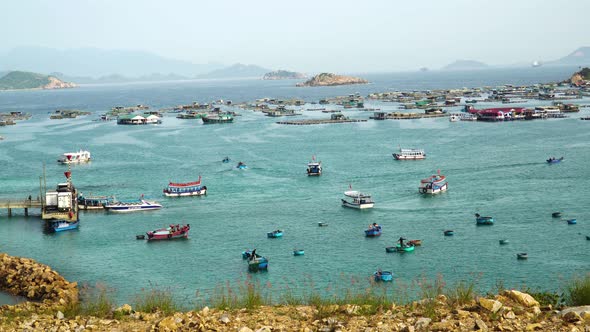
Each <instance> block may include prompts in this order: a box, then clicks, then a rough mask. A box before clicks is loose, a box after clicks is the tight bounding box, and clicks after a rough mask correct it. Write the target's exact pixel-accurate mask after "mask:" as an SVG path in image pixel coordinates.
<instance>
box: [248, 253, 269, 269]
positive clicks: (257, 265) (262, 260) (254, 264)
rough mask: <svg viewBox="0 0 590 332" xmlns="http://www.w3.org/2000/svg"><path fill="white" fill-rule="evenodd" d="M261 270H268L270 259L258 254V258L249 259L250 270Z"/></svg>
mask: <svg viewBox="0 0 590 332" xmlns="http://www.w3.org/2000/svg"><path fill="white" fill-rule="evenodd" d="M260 270H265V271H266V270H268V259H267V258H266V257H263V256H259V255H256V258H254V259H251V260H249V261H248V271H250V272H258V271H260Z"/></svg>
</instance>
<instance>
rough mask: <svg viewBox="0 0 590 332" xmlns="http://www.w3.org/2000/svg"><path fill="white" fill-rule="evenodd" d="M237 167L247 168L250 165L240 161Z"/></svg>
mask: <svg viewBox="0 0 590 332" xmlns="http://www.w3.org/2000/svg"><path fill="white" fill-rule="evenodd" d="M236 168H237V169H246V168H248V166H247V165H246V164H244V163H243V162H241V161H240V162H239V163H238V165H237V166H236Z"/></svg>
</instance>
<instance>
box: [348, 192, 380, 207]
mask: <svg viewBox="0 0 590 332" xmlns="http://www.w3.org/2000/svg"><path fill="white" fill-rule="evenodd" d="M344 196H346V197H350V198H352V201H350V200H346V199H342V206H345V207H349V208H353V209H359V210H360V209H370V208H372V207H373V206H374V205H375V202H373V199H372V198H371V195H369V194H364V193H361V192H360V191H356V190H349V191H345V192H344Z"/></svg>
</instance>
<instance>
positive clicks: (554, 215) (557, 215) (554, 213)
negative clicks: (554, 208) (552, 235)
mask: <svg viewBox="0 0 590 332" xmlns="http://www.w3.org/2000/svg"><path fill="white" fill-rule="evenodd" d="M551 216H552V217H553V218H561V212H553V213H552V214H551Z"/></svg>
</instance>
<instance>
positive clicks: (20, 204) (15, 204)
mask: <svg viewBox="0 0 590 332" xmlns="http://www.w3.org/2000/svg"><path fill="white" fill-rule="evenodd" d="M0 209H8V216H9V217H11V216H12V209H24V210H25V216H28V215H29V209H39V210H42V209H43V202H42V201H41V200H37V199H33V200H30V199H26V198H25V199H23V200H18V199H11V200H0Z"/></svg>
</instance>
